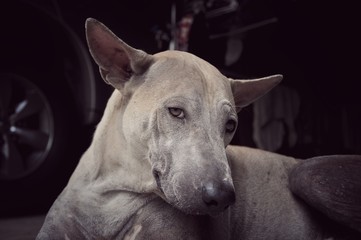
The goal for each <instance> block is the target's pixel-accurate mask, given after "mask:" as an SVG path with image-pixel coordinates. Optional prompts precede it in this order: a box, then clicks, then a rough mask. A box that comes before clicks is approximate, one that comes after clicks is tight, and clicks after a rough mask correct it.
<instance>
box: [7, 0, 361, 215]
mask: <svg viewBox="0 0 361 240" xmlns="http://www.w3.org/2000/svg"><path fill="white" fill-rule="evenodd" d="M238 2H239V9H238V10H237V11H236V12H233V13H232V14H228V15H224V16H222V17H219V18H216V19H206V18H205V16H203V15H197V16H196V17H197V18H196V21H195V22H194V24H193V29H192V31H191V36H190V42H189V44H190V45H189V50H190V52H193V53H195V54H197V55H199V56H200V57H202V58H204V59H206V60H208V61H209V62H211V63H212V64H214V65H215V66H217V67H218V68H220V69H221V71H223V72H224V73H225V74H228V75H229V76H231V77H239V78H254V77H262V76H267V75H270V74H275V73H281V74H283V75H284V80H283V82H282V85H283V86H286V87H288V88H292V89H293V90H295V91H296V92H297V93H298V95H299V97H300V109H299V115H298V117H297V119H296V120H295V126H296V129H297V134H298V139H297V143H296V145H294V146H287V145H284V146H282V148H280V149H277V152H279V153H283V154H288V155H292V156H295V157H301V158H307V157H311V156H315V155H326V154H341V153H342V154H356V153H357V154H360V153H361V126H360V123H361V107H360V103H361V94H360V89H361V88H360V84H359V81H361V79H360V75H359V73H358V70H359V68H360V60H359V59H360V57H359V56H360V55H359V51H358V50H359V41H358V36H357V35H359V34H357V33H358V32H359V29H360V24H359V22H360V15H357V14H356V13H357V12H356V10H357V8H356V6H354V5H352V4H351V3H348V2H345V1H311V0H304V1H302V0H287V1H286V0H275V1H271V0H246V1H238ZM185 4H187V1H177V6H178V16H182V14H184V12H182V9H183V8H182V7H184V6H185ZM1 5H2V6H1V7H0V9H1V10H0V13H1V17H0V19H1V25H0V26H1V29H0V31H1V35H0V38H1V39H0V44H1V45H0V50H1V52H0V54H1V55H0V60H1V68H0V70H2V71H5V70H6V71H8V70H9V69H11V70H14V69H15V70H14V71H21V72H23V73H24V72H26V73H27V74H30V72H34V71H35V72H38V73H39V72H42V73H44V72H46V73H47V76H54V77H53V78H49V77H47V78H46V79H47V81H49V82H48V83H47V84H48V85H49V88H47V87H44V89H43V91H45V92H46V91H48V90H47V89H50V88H51V86H55V85H56V84H59V85H62V83H61V82H62V81H66V82H67V84H65V85H66V87H65V86H62V87H57V90H56V91H54V94H51V95H53V98H54V99H55V100H54V101H58V102H61V103H62V102H69V107H67V108H66V109H63V110H62V111H63V112H62V114H58V115H57V116H58V118H59V120H58V121H59V122H66V124H64V128H63V131H64V132H65V135H66V133H67V136H66V137H67V138H68V139H72V141H67V143H63V144H64V145H66V144H68V145H69V144H70V145H71V146H66V147H65V146H64V147H62V146H61V149H60V150H59V151H62V152H67V153H68V154H67V155H66V156H65V155H64V156H62V157H61V160H57V161H56V162H55V161H53V159H47V163H46V164H45V165H47V166H46V167H43V169H40V170H37V171H35V172H32V173H31V174H29V175H28V176H25V177H23V178H20V179H16V180H11V181H10V180H0V187H1V189H0V190H1V195H2V196H4V197H1V198H2V199H1V200H0V203H1V205H2V206H3V207H2V208H3V209H1V213H2V214H3V215H4V216H5V215H9V214H14V213H15V212H16V214H23V213H28V212H46V211H47V209H48V207H49V206H50V204H51V202H52V201H53V200H54V198H55V197H56V196H57V194H58V193H59V191H60V190H61V189H62V187H63V186H64V185H65V184H66V181H67V179H68V177H69V176H70V174H71V172H72V170H73V168H74V167H75V165H76V163H77V161H78V159H79V157H80V155H81V153H82V152H83V151H84V150H85V149H86V147H87V146H88V144H89V142H90V140H91V136H92V133H93V131H94V127H95V125H96V123H97V122H98V121H99V119H100V117H101V114H102V111H103V109H104V104H105V103H106V100H107V98H108V96H109V94H110V92H111V89H110V87H108V86H106V85H105V84H103V81H102V80H101V79H100V77H99V74H98V70H97V67H96V66H95V65H94V63H93V62H91V64H92V73H91V74H90V75H92V77H93V78H94V79H95V81H94V84H95V85H96V92H95V93H94V94H93V95H91V96H87V93H86V92H87V87H88V86H87V76H88V75H89V73H88V75H86V74H85V75H84V74H83V75H82V74H81V73H79V69H80V66H81V65H82V64H83V62H82V60H81V59H79V58H76V57H74V53H73V52H72V51H76V50H75V49H73V48H74V47H72V46H70V45H69V44H68V43H67V40H66V39H65V38H64V40H62V39H63V32H62V31H61V30H59V31H58V30H57V27H54V26H53V25H52V24H53V23H52V20H51V21H50V20H49V19H56V21H57V22H61V24H62V25H64V26H66V28H69V29H71V31H72V32H73V33H74V34H75V35H76V36H77V38H78V40H79V41H80V42H81V44H83V45H84V47H85V48H86V45H85V34H84V23H85V20H86V18H88V17H93V18H96V19H98V20H99V21H101V22H103V23H104V24H105V25H107V26H108V27H109V28H110V29H111V30H112V31H114V33H115V34H116V35H118V36H119V37H120V38H122V39H123V40H124V41H125V42H127V43H128V44H129V45H131V46H133V47H135V48H140V49H143V50H145V51H147V52H148V53H156V52H158V51H160V50H163V49H165V48H166V47H167V46H166V45H163V47H162V49H160V48H159V47H158V46H157V41H156V39H155V32H156V31H158V30H159V31H162V32H164V33H165V34H168V36H169V33H170V32H169V31H170V30H169V24H170V8H171V3H170V1H155V0H138V1H136V0H129V1H120V0H118V1H115V0H102V1H98V0H87V1H85V0H80V1H70V0H62V1H55V0H54V1H45V0H44V1H40V0H37V1H5V2H3V3H1ZM40 15H41V17H39V16H40ZM270 18H272V19H276V21H275V22H274V23H272V24H268V25H265V26H262V27H259V28H255V29H252V30H248V31H245V32H243V33H242V34H239V35H237V36H238V38H239V39H241V40H242V46H243V48H242V49H243V50H242V54H241V56H240V58H239V59H238V60H237V61H236V62H234V63H233V64H231V65H227V66H226V65H225V63H224V57H225V54H226V44H227V38H226V37H224V38H219V39H213V40H212V39H211V36H212V35H213V36H214V35H215V34H218V33H225V32H227V31H228V30H229V26H230V25H232V26H233V25H234V26H236V27H237V28H239V29H242V28H243V27H246V26H249V25H252V24H254V23H257V22H260V21H263V20H266V19H270ZM11 36H12V37H11ZM9 37H10V38H9ZM6 39H11V40H6ZM86 54H88V53H86ZM87 57H88V58H89V55H88V56H87ZM64 59H66V63H64V62H65V60H64ZM59 66H63V67H64V66H66V70H65V71H68V72H69V74H68V75H69V76H70V77H68V78H67V80H64V79H63V78H60V77H56V76H59V75H61V74H62V73H63V69H64V68H59ZM24 69H26V70H24ZM68 72H67V73H68ZM32 74H33V73H32ZM69 79H70V80H69ZM44 81H45V80H44ZM68 84H69V86H70V88H71V89H72V90H71V91H68V90H65V88H67V87H68ZM63 88H64V89H63ZM49 91H50V90H49ZM63 91H64V94H62V93H63ZM55 92H56V93H55ZM84 99H85V100H84ZM89 99H95V103H94V104H93V105H91V109H88V108H84V106H88V104H87V101H90V100H89ZM82 101H85V103H83V102H82ZM79 102H80V103H79ZM71 103H74V104H73V105H76V106H77V107H76V108H74V109H71V108H72V104H71ZM89 112H92V113H94V115H93V116H92V117H89ZM80 113H82V114H80ZM71 114H73V115H72V116H74V118H71V119H69V117H64V116H65V115H71ZM78 115H81V116H78ZM252 122H253V113H252V107H248V108H247V109H245V110H243V111H242V112H241V113H240V125H239V130H238V132H237V135H236V136H235V139H234V141H233V143H234V144H241V145H247V146H253V147H257V146H256V144H255V142H254V140H253V139H252V131H253V130H252ZM75 140H76V141H75ZM59 162H60V163H59ZM55 172H56V174H55ZM54 174H55V175H56V176H57V177H56V178H55V179H54V178H51V177H49V176H50V175H54ZM14 209H16V210H14ZM29 209H30V210H29Z"/></svg>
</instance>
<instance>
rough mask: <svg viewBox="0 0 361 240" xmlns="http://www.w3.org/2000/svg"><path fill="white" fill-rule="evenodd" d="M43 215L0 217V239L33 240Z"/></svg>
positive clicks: (41, 222)
mask: <svg viewBox="0 0 361 240" xmlns="http://www.w3.org/2000/svg"><path fill="white" fill-rule="evenodd" d="M44 218H45V216H44V215H37V216H29V217H16V218H6V219H2V218H0V239H4V240H30V239H31V240H34V239H35V237H36V235H37V234H38V232H39V230H40V228H41V226H42V224H43V222H44Z"/></svg>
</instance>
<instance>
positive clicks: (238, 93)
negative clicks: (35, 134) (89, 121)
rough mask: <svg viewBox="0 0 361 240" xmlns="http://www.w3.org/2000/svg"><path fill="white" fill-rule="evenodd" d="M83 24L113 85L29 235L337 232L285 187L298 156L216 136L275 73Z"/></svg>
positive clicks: (308, 235)
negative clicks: (242, 69) (138, 46)
mask: <svg viewBox="0 0 361 240" xmlns="http://www.w3.org/2000/svg"><path fill="white" fill-rule="evenodd" d="M87 34H88V35H87V37H88V43H89V47H90V50H91V53H92V55H93V57H94V59H95V61H96V62H97V63H98V64H99V66H100V72H101V75H102V77H103V78H104V80H105V81H106V82H108V83H109V84H111V85H113V86H114V87H115V88H116V90H115V91H114V93H113V94H112V96H111V98H110V99H109V101H108V104H107V107H106V109H105V112H104V116H103V118H102V120H101V122H100V123H99V125H98V126H97V129H96V132H95V135H94V139H93V142H92V144H91V146H90V147H89V149H88V150H87V151H86V152H85V153H84V155H83V157H82V158H81V160H80V162H79V165H78V166H77V168H76V170H75V171H74V173H73V175H72V177H71V179H70V181H69V183H68V185H67V187H66V188H65V189H64V191H63V192H62V194H61V195H60V196H59V197H58V199H57V200H56V201H55V203H54V205H53V206H52V208H51V210H50V211H49V213H48V215H47V218H46V220H45V223H44V226H43V227H42V229H41V231H40V233H39V235H38V239H245V240H247V239H252V240H253V239H325V238H329V237H338V236H336V235H333V234H334V232H331V230H326V228H325V223H326V222H323V221H320V219H321V218H322V219H323V217H322V216H319V214H317V213H315V212H314V210H312V209H311V208H310V207H309V206H307V205H306V204H305V203H304V202H303V201H301V200H298V199H297V198H295V196H294V195H293V194H292V193H291V191H290V188H289V182H290V177H292V174H291V172H292V171H293V169H294V168H295V166H298V165H299V160H296V159H294V158H291V157H286V156H281V155H278V154H275V153H269V152H265V151H261V150H256V149H251V148H246V147H235V146H228V147H227V145H228V144H229V142H230V140H231V138H232V136H233V133H234V130H235V128H236V124H237V112H236V109H238V107H243V106H246V105H248V104H249V103H251V102H252V101H254V100H255V99H257V98H258V97H260V96H261V95H263V94H264V93H266V92H267V91H268V90H270V89H271V88H272V87H273V86H275V85H276V84H277V83H278V82H279V81H280V76H278V75H275V76H271V77H268V78H264V79H259V80H252V81H241V80H232V79H228V78H226V77H224V76H223V75H222V74H220V73H219V72H218V70H216V69H215V68H214V67H213V66H211V65H210V64H208V63H207V62H205V61H203V60H201V59H199V58H197V57H195V56H193V55H191V54H189V53H182V52H174V51H168V52H163V53H159V54H156V55H154V56H151V55H147V54H145V53H144V52H142V51H139V50H135V49H133V48H131V47H129V46H128V45H126V44H125V43H123V42H122V41H120V40H119V39H117V38H116V37H115V36H114V35H112V33H111V32H110V31H109V30H108V29H106V28H105V27H104V26H103V25H102V24H100V23H99V22H96V21H95V20H89V21H88V22H87ZM295 182H297V181H295ZM295 186H296V187H297V186H299V184H295ZM305 198H306V200H307V197H305ZM225 209H226V210H225ZM325 219H326V218H325ZM325 221H326V220H325ZM348 221H349V220H348V219H347V220H346V223H348ZM356 229H357V227H356ZM345 234H346V233H345ZM340 239H341V238H340Z"/></svg>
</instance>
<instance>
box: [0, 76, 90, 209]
mask: <svg viewBox="0 0 361 240" xmlns="http://www.w3.org/2000/svg"><path fill="white" fill-rule="evenodd" d="M49 79H51V81H49ZM61 80H62V79H54V76H46V75H42V74H39V72H37V73H35V72H33V73H31V74H29V73H28V74H27V76H25V75H24V74H22V73H19V72H17V73H0V89H1V90H0V189H1V192H2V194H1V195H2V197H1V199H0V203H1V206H2V207H1V209H0V213H1V215H14V214H15V215H17V214H24V213H41V212H45V211H47V210H48V208H49V207H50V205H51V203H52V202H53V201H54V200H55V198H56V196H57V195H58V194H59V193H60V192H61V190H62V189H63V188H64V186H65V184H66V182H67V180H68V178H69V176H70V174H71V172H72V171H73V169H74V167H75V165H76V163H77V162H78V159H79V157H80V153H81V152H82V151H83V150H84V149H83V147H82V145H81V141H80V140H81V139H79V136H80V135H81V131H82V130H81V127H80V124H79V121H78V120H77V115H76V114H75V107H74V99H73V98H72V97H71V95H72V94H71V92H70V89H69V87H68V86H67V85H66V84H65V81H61ZM4 193H5V194H4Z"/></svg>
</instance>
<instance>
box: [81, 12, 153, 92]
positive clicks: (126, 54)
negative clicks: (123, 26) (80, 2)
mask: <svg viewBox="0 0 361 240" xmlns="http://www.w3.org/2000/svg"><path fill="white" fill-rule="evenodd" d="M85 29H86V38H87V42H88V46H89V51H90V53H91V55H92V57H93V58H94V60H95V62H96V63H97V64H98V65H99V70H100V74H101V76H102V78H103V79H104V81H105V82H106V83H108V84H110V85H112V86H113V87H115V88H116V89H118V90H122V89H123V87H124V84H125V83H126V82H127V81H128V80H130V78H131V77H132V76H133V74H142V73H143V72H145V71H146V69H147V68H148V67H149V66H150V65H151V63H152V62H153V58H152V55H149V54H147V53H145V52H143V51H141V50H138V49H134V48H132V47H130V46H129V45H127V44H126V43H125V42H123V41H122V40H120V39H119V38H118V37H117V36H116V35H115V34H114V33H113V32H112V31H110V30H109V29H108V28H107V27H106V26H105V25H103V24H102V23H101V22H99V21H97V20H95V19H92V18H88V19H87V20H86V23H85Z"/></svg>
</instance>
